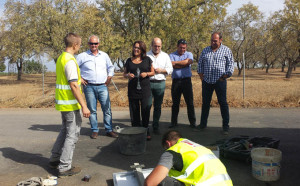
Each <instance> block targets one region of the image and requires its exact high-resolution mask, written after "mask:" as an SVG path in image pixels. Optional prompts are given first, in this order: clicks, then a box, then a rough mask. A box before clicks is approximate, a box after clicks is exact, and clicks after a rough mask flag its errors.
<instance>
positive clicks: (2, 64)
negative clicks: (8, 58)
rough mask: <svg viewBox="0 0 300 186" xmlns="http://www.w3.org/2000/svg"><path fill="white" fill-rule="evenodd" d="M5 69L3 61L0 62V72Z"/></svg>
mask: <svg viewBox="0 0 300 186" xmlns="http://www.w3.org/2000/svg"><path fill="white" fill-rule="evenodd" d="M5 69H6V65H5V64H4V62H0V72H4V70H5Z"/></svg>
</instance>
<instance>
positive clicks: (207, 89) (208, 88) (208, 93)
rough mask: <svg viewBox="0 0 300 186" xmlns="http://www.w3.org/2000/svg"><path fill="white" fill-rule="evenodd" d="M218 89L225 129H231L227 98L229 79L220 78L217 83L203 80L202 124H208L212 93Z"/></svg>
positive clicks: (204, 125)
mask: <svg viewBox="0 0 300 186" xmlns="http://www.w3.org/2000/svg"><path fill="white" fill-rule="evenodd" d="M214 90H215V91H216V94H217V98H218V102H219V105H220V110H221V115H222V119H223V130H224V131H228V130H229V108H228V104H227V99H226V91H227V81H226V80H225V81H220V80H218V81H217V82H216V83H215V84H209V83H206V82H205V81H202V112H201V122H200V126H202V127H206V126H207V118H208V115H209V109H210V102H211V97H212V94H213V92H214Z"/></svg>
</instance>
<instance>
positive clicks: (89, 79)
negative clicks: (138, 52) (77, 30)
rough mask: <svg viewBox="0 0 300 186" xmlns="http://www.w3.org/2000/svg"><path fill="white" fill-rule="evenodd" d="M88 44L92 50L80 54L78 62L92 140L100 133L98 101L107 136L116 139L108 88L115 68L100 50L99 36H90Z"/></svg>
mask: <svg viewBox="0 0 300 186" xmlns="http://www.w3.org/2000/svg"><path fill="white" fill-rule="evenodd" d="M88 44H89V47H90V50H88V51H86V52H83V53H81V54H79V55H78V56H77V62H78V65H79V68H80V72H81V78H82V84H83V90H84V94H85V98H86V102H87V106H88V108H89V109H90V111H91V116H90V118H89V119H90V123H91V130H92V134H91V138H92V139H96V138H97V137H98V132H99V128H98V121H97V100H99V102H100V104H101V109H102V111H103V123H104V127H105V131H106V135H107V136H110V137H114V138H116V137H118V135H117V134H116V133H114V132H113V131H112V113H111V106H110V98H109V92H108V88H107V86H108V85H109V83H110V81H111V78H112V77H113V75H114V66H113V64H112V63H111V60H110V58H109V56H108V55H107V54H106V53H105V52H103V51H100V50H98V47H99V38H98V37H97V36H95V35H92V36H90V38H89V41H88Z"/></svg>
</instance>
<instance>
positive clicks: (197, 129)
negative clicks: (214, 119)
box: [193, 125, 206, 131]
mask: <svg viewBox="0 0 300 186" xmlns="http://www.w3.org/2000/svg"><path fill="white" fill-rule="evenodd" d="M204 129H206V126H202V125H198V126H196V127H195V128H194V129H193V130H194V131H204Z"/></svg>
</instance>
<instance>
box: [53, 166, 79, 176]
mask: <svg viewBox="0 0 300 186" xmlns="http://www.w3.org/2000/svg"><path fill="white" fill-rule="evenodd" d="M80 172H81V168H80V167H72V168H71V169H70V170H67V171H64V172H59V173H58V177H59V178H64V177H67V176H73V175H76V174H78V173H80Z"/></svg>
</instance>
